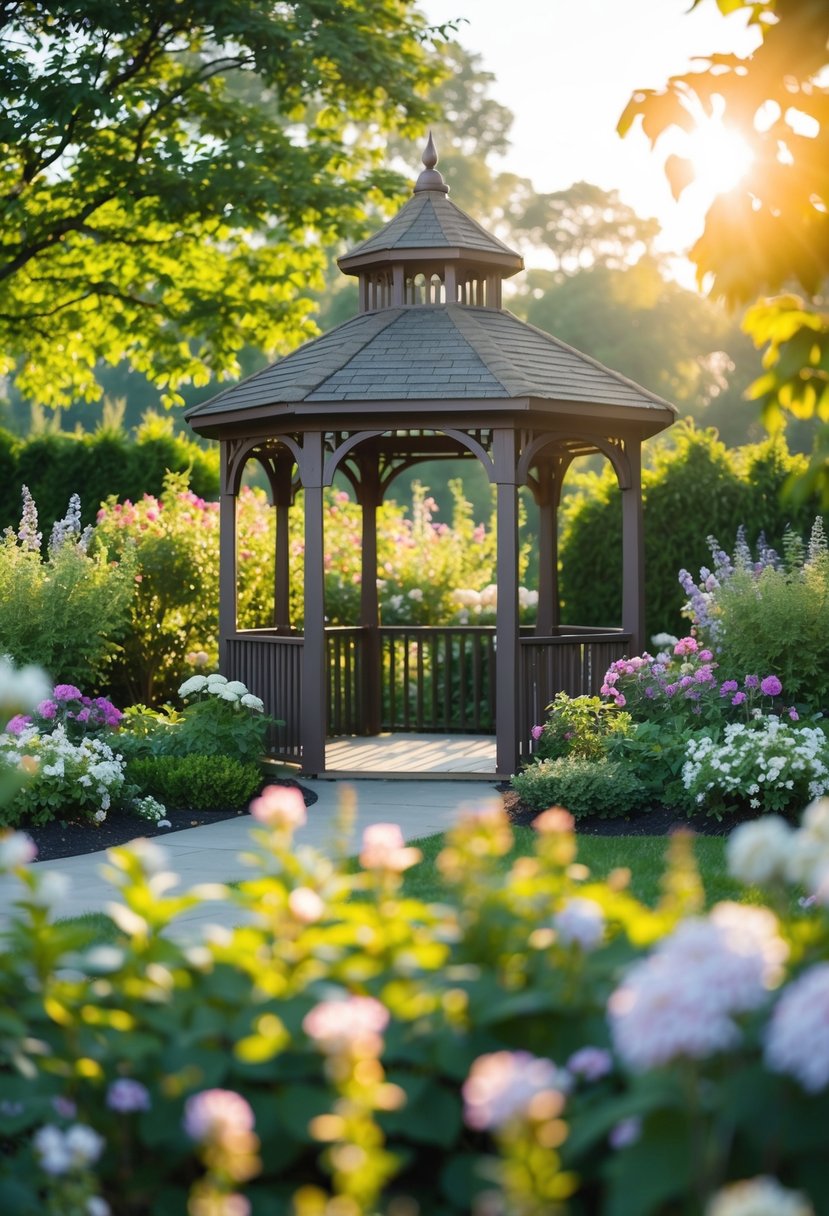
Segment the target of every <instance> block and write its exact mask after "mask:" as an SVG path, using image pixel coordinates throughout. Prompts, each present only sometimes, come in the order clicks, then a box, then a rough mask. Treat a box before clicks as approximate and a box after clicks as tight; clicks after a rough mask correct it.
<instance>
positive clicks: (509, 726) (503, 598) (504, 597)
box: [492, 429, 521, 774]
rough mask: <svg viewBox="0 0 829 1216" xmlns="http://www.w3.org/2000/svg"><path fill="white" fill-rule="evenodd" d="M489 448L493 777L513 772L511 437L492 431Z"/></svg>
mask: <svg viewBox="0 0 829 1216" xmlns="http://www.w3.org/2000/svg"><path fill="white" fill-rule="evenodd" d="M492 446H493V457H494V464H495V481H496V484H497V495H498V497H497V527H498V538H497V559H496V568H495V570H496V573H495V581H496V584H497V586H498V611H497V615H496V618H495V637H496V643H495V644H496V650H495V690H496V698H495V751H496V767H497V770H498V772H499V773H504V774H508V773H514V772H515V771H516V769H517V768H518V729H519V721H520V715H519V712H518V706H519V694H520V678H521V676H520V668H519V659H520V655H519V646H518V488H517V486H516V484H515V482H516V477H515V435H514V433H513V431H512V430H507V429H498V430H496V431H495V432H494V434H493V444H492Z"/></svg>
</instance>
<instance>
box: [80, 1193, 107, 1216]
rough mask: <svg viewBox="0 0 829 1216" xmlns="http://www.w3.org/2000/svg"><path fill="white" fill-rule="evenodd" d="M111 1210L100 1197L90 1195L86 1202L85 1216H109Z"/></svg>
mask: <svg viewBox="0 0 829 1216" xmlns="http://www.w3.org/2000/svg"><path fill="white" fill-rule="evenodd" d="M111 1211H112V1209H111V1208H110V1206H109V1204H108V1203H107V1201H106V1199H102V1198H101V1196H100V1195H90V1196H89V1198H88V1199H87V1201H86V1216H110V1214H111Z"/></svg>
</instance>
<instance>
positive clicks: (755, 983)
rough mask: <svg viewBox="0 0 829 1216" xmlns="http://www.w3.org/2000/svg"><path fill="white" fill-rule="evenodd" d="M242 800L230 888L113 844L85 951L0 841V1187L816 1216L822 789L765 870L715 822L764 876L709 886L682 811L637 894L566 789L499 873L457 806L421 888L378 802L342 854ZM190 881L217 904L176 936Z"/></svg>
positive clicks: (301, 1201)
mask: <svg viewBox="0 0 829 1216" xmlns="http://www.w3.org/2000/svg"><path fill="white" fill-rule="evenodd" d="M251 809H252V813H253V815H254V818H255V821H256V824H257V826H256V828H255V829H254V831H253V833H252V838H251V842H250V845H249V847H248V849H247V850H246V853H245V855H244V858H243V860H242V861H241V862H240V867H242V866H244V867H246V868H240V873H241V874H243V875H244V877H243V878H242V881H241V882H239V883H238V884H235V885H234V886H233V887H220V888H216V887H212V888H211V889H210V890H201V891H200V890H199V889H198V888H196V889H193V890H191V891H187V890H179V889H178V888H176V887H174V886H172V885H171V881H170V878H169V874H168V863H167V858H166V857H165V855H164V851H163V850H162V849H160V848H159V847H158V846H157V845H156V844H155V843H154V842H152V841H144V842H138V843H136V844H135V845H134V846H133V847H131V848H119V849H114V850H111V851H110V854H109V876H110V880H111V882H112V883H113V894H114V897H115V899H114V905H113V916H114V918H115V921H116V924H117V926H118V937H117V940H116V941H115V942H113V943H112V944H111V945H108V946H106V947H104V948H102V947H99V946H91V947H90V946H89V945H84V944H83V938H82V936H81V931H80V930H79V929H78V928H77V926H73V925H71V924H61V923H59V922H57V923H56V922H54V921H53V920H52V918H51V914H50V912H49V908H48V905H49V902H50V899H51V896H50V894H49V892H47V890H46V888H47V886H48V885H49V882H50V880H51V879H52V878H53V875H50V874H49V873H48V872H46V871H43V870H41V869H39V868H38V867H37V866H34V867H32V866H31V865H30V864H29V862H30V860H31V857H32V849H31V846H30V844H29V842H27V839H26V838H25V837H24V836H23V835H22V834H15V835H8V836H6V837H4V838H2V839H0V866H2V868H3V869H5V870H6V871H7V877H6V879H5V881H7V882H9V883H13V884H16V885H17V890H18V892H19V899H18V902H17V906H16V909H15V911H14V913H13V915H12V917H11V918H10V920H9V922H8V924H7V925H5V926H4V927H3V929H2V934H3V945H4V949H3V951H2V953H0V1002H1V1003H2V1009H3V1015H2V1016H3V1034H2V1036H0V1076H2V1082H3V1091H2V1102H0V1135H1V1136H2V1138H3V1143H4V1154H3V1156H2V1159H0V1209H2V1210H3V1211H4V1212H5V1211H8V1212H10V1213H24V1212H28V1211H32V1212H35V1211H44V1210H50V1208H49V1205H51V1210H52V1211H55V1212H61V1213H62V1214H63V1213H68V1212H70V1211H72V1212H74V1211H76V1210H77V1211H79V1212H81V1211H83V1212H84V1213H95V1212H98V1211H101V1212H103V1211H105V1210H106V1208H105V1207H104V1206H103V1205H107V1207H108V1209H109V1210H110V1211H111V1212H112V1214H113V1216H181V1214H182V1213H183V1212H185V1211H187V1210H188V1201H189V1204H190V1210H193V1211H197V1210H213V1211H233V1212H242V1211H248V1210H249V1211H251V1212H252V1213H255V1212H263V1213H264V1212H267V1213H272V1214H273V1216H289V1214H291V1216H294V1214H300V1216H310V1214H311V1213H320V1212H324V1211H326V1210H328V1211H341V1212H346V1211H347V1212H349V1213H355V1214H364V1216H368V1214H369V1213H375V1212H378V1211H384V1212H389V1213H394V1212H415V1211H420V1212H428V1213H430V1214H438V1213H440V1214H441V1216H454V1214H456V1216H461V1214H463V1216H469V1213H483V1212H492V1211H496V1210H497V1211H508V1212H510V1213H527V1214H529V1213H532V1214H533V1216H541V1214H544V1216H546V1214H548V1213H554V1212H557V1211H564V1210H565V1205H566V1210H567V1211H569V1212H572V1213H574V1214H576V1216H579V1214H584V1216H588V1214H590V1213H595V1212H603V1213H613V1214H617V1213H618V1216H667V1213H671V1212H676V1211H683V1212H688V1213H689V1214H691V1216H704V1214H707V1216H711V1214H712V1213H714V1214H716V1216H723V1214H728V1213H731V1214H733V1213H737V1212H741V1211H752V1212H753V1211H755V1210H762V1211H766V1210H770V1211H772V1210H773V1211H775V1212H787V1213H789V1212H791V1213H792V1216H794V1213H797V1214H798V1216H805V1214H806V1213H808V1212H814V1213H817V1214H818V1216H821V1214H823V1213H826V1212H827V1211H829V1182H827V1177H826V1171H825V1161H824V1157H825V1127H826V1120H827V1116H829V1033H827V1029H826V1027H827V1025H829V800H826V799H824V800H822V801H819V802H817V803H814V804H813V805H812V806H810V807H809V808H808V810H807V812H806V814H805V815H804V820H803V825H802V826H801V827H800V828H799V829H797V830H793V829H792V828H790V827H788V826H786V825H785V824H778V826H777V830H776V833H775V837H774V844H773V853H774V856H775V859H776V861H775V865H774V866H772V867H771V868H767V869H766V870H765V871H762V872H761V870H760V869H759V868H758V858H762V857H763V856H765V855H766V854H767V853H768V849H769V841H770V837H769V822H768V821H766V822H763V821H760V822H758V823H755V824H748V825H746V826H745V827H743V828H740V829H738V831H737V832H735V833H734V835H733V836H732V837H731V840H730V842H729V857H730V865H731V870H732V873H733V874H734V875H735V876H736V877H737V878H739V879H741V880H742V881H746V882H751V883H758V882H765V883H766V887H765V891H764V898H765V902H764V903H755V904H753V905H748V904H736V903H721V904H718V905H715V906H714V907H713V908H711V909H710V910H708V911H705V910H704V909H703V905H702V902H701V891H700V888H699V883H698V881H696V880H695V879H694V873H693V861H692V853H691V844H690V841H689V839H688V838H687V837H682V836H677V837H674V838H673V840H672V842H671V844H670V847H669V856H668V861H667V869H666V874H665V884H664V896H663V898H662V899H661V901H660V902H659V903H658V904H657V905H656V906H655V907H653V908H650V907H647V906H644V905H642V904H640V903H639V902H638V901H637V900H636V899H634V898H633V897H632V896H631V895H630V893H629V891H628V890H627V888H626V881H627V878H626V876H625V874H623V873H615V874H613V875H611V876H610V878H609V879H608V881H606V882H599V881H596V880H594V879H593V878H592V877H591V876H590V874H589V872H588V871H587V869H586V867H585V866H583V865H581V864H578V862H577V841H576V838H575V836H574V833H573V830H572V828H573V821H572V818H571V817H570V816H568V815H567V814H566V813H564V812H562V811H551V812H546V813H545V814H544V815H543V816H542V817H541V818H540V819H539V820H538V821H537V825H536V829H537V830H536V833H535V837H534V839H535V848H534V851H533V852H532V855H531V856H521V857H519V858H518V859H517V860H515V861H514V862H512V863H511V864H510V863H509V862H507V870H506V873H505V872H504V869H503V867H504V861H505V859H507V858H508V856H509V854H510V850H511V849H512V845H513V835H512V831H511V829H510V827H509V824H508V822H507V820H506V818H505V816H504V814H503V812H502V811H500V810H498V809H495V808H482V809H481V810H479V811H477V812H475V813H471V814H469V815H467V816H466V817H465V818H463V819H462V820H460V821H459V822H458V823H457V824H456V826H455V827H454V828H453V829H452V830H451V831H450V832H449V833H448V834H447V837H446V840H445V843H444V847H443V850H442V852H441V853H440V855H439V858H438V866H439V870H440V872H441V874H442V876H443V879H444V883H445V891H444V893H443V895H442V897H441V901H440V903H439V904H434V905H431V904H426V903H424V902H422V901H420V900H417V899H414V898H412V897H410V896H408V895H407V894H406V889H405V886H404V882H405V873H406V870H407V868H409V867H410V866H411V865H412V864H413V863H415V862H416V855H415V853H413V852H412V851H411V850H410V848H409V847H408V846H406V845H405V844H404V843H403V842H402V840H401V839H398V837H397V836H396V835H394V833H393V832H392V831H390V830H389V829H388V827H386V828H384V830H383V831H382V832H375V833H374V835H373V836H371V837H370V838H369V839H368V840H367V841H366V847H365V849H364V850H363V853H364V857H363V864H362V866H360V867H358V868H356V869H355V868H353V867H352V866H350V865H349V864H347V863H344V862H334V861H332V860H331V859H329V858H327V857H324V856H321V855H318V854H316V853H315V852H314V851H313V850H310V849H307V848H297V847H295V845H294V843H293V840H292V833H293V831H294V829H295V828H296V827H297V826H299V825H300V824H301V823H302V821H303V819H304V816H305V808H304V805H303V803H302V799H301V797H300V796H299V794H298V793H297V791H294V790H289V789H286V788H272V789H270V790H267V791H265V793H264V794H263V795H262V796H261V797H260V798H258V799H257V800H256V801H255V802H254V803H253V805H252V808H251ZM758 833H764V836H763V840H762V842H758V840H757V838H756V837H757V834H758ZM758 844H759V847H758ZM792 883H795V884H797V885H796V886H795V887H792V886H791V885H790V884H792ZM798 896H803V897H804V898H801V899H800V900H799V899H798ZM213 898H223V899H225V900H230V901H232V902H233V903H234V904H235V905H236V907H237V908H238V911H239V927H238V928H236V929H234V930H230V931H223V932H221V933H219V932H214V933H211V934H208V936H207V937H206V938H205V939H204V940H202V941H199V942H198V943H194V942H193V941H192V939H189V940H188V938H187V937H186V936H185V937H184V938H182V937H180V936H179V935H178V934H177V933H176V918H177V917H178V916H179V915H181V913H183V912H184V911H185V910H186V909H188V908H192V907H194V906H195V905H197V904H199V903H201V902H204V901H205V900H207V899H213ZM756 898H757V893H755V899H756ZM726 1131H727V1134H726ZM93 1200H94V1204H93V1206H89V1205H90V1203H91V1202H92V1201H93ZM73 1203H74V1204H76V1205H79V1206H77V1207H73V1206H72V1204H73ZM741 1203H743V1204H746V1203H749V1204H750V1203H755V1204H756V1203H766V1204H772V1207H770V1208H768V1207H767V1208H763V1207H761V1208H759V1209H758V1208H756V1207H751V1206H748V1207H741V1206H740V1204H741ZM83 1205H85V1206H83Z"/></svg>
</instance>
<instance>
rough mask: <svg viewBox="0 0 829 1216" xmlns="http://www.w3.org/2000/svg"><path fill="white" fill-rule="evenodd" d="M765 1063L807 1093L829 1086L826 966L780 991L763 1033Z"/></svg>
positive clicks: (828, 980)
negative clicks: (784, 1074)
mask: <svg viewBox="0 0 829 1216" xmlns="http://www.w3.org/2000/svg"><path fill="white" fill-rule="evenodd" d="M765 1060H766V1064H767V1065H768V1067H769V1068H770V1069H772V1071H773V1072H782V1073H786V1074H787V1075H788V1076H791V1077H794V1078H795V1079H796V1080H797V1081H799V1082H800V1084H801V1085H802V1086H803V1088H804V1089H805V1090H807V1091H808V1092H809V1093H818V1092H819V1091H820V1090H822V1089H825V1088H826V1086H827V1085H829V963H818V964H817V965H816V966H814V967H811V968H810V969H809V970H808V971H805V972H804V973H803V974H802V975H801V976H799V977H798V978H797V979H796V980H794V982H793V983H791V984H789V985H788V987H787V988H786V989H785V991H784V992H783V995H782V996H781V997H780V1000H779V1001H778V1002H777V1004H776V1005H775V1007H774V1011H773V1013H772V1015H771V1019H770V1020H769V1024H768V1027H767V1030H766V1046H765Z"/></svg>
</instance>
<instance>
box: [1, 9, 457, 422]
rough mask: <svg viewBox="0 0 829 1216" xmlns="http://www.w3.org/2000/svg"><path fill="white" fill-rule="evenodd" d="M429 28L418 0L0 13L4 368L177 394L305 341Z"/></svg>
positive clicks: (94, 387)
mask: <svg viewBox="0 0 829 1216" xmlns="http://www.w3.org/2000/svg"><path fill="white" fill-rule="evenodd" d="M439 33H441V31H434V30H430V29H429V27H428V26H427V24H426V20H425V18H424V17H423V15H422V14H421V13H420V12H419V10H418V9H417V7H416V2H415V0H349V3H348V4H347V5H344V4H342V3H340V2H339V0H285V2H284V3H279V4H276V3H274V0H234V3H232V4H222V3H220V2H219V0H177V3H176V4H174V5H173V4H169V3H168V2H167V0H118V3H115V4H113V3H112V2H111V0H45V2H43V0H11V2H7V3H5V4H3V5H2V6H0V175H2V186H0V373H2V374H7V375H9V374H11V375H14V376H15V377H16V381H17V384H18V386H19V388H20V390H21V391H22V392H23V393H24V394H25V395H26V396H30V397H32V398H35V399H37V400H39V401H40V402H41V403H43V404H49V405H63V404H68V403H69V402H71V401H73V400H77V399H78V398H83V399H86V400H93V399H95V398H97V397H99V396H100V387H99V385H98V382H97V367H98V366H100V363H101V361H103V362H104V363H108V364H117V363H119V362H121V361H122V360H127V361H128V362H129V364H130V365H131V366H132V367H133V368H135V369H136V370H138V371H140V372H142V373H143V374H144V375H145V376H146V377H147V378H148V379H149V380H151V381H152V382H153V383H154V384H155V385H156V386H159V387H162V388H164V389H166V390H167V394H168V399H169V400H173V401H174V400H178V399H179V398H178V394H177V390H178V388H179V386H180V385H182V384H186V383H188V382H191V383H194V384H198V383H205V382H206V381H207V379H208V378H209V376H210V374H211V373H215V374H218V375H220V376H222V375H234V374H238V361H237V355H238V352H239V351H240V350H241V349H242V348H243V346H244V345H245V344H246V343H251V344H255V345H256V346H257V347H259V348H260V349H264V350H266V351H268V352H272V353H276V352H278V351H280V350H285V349H289V348H290V346H292V345H295V344H296V342H297V341H298V340H299V339H300V338H302V337H305V336H308V335H309V334H310V333H311V332H312V324H311V322H310V321H309V319H308V317H309V310H310V306H309V303H308V299H307V296H305V295H304V294H303V293H304V292H306V291H307V289H308V288H309V287H310V286H312V285H313V283H314V282H315V281H316V280H317V278H318V275H319V273H320V269H321V267H322V266H323V265H324V262H325V258H324V254H323V252H322V247H323V245H324V244H325V243H328V242H331V241H332V240H334V239H336V238H337V237H339V236H340V235H342V234H343V233H345V232H348V231H349V230H351V231H354V230H356V229H357V227H358V225H359V220H360V217H361V214H362V208H363V205H364V203H365V200H366V197H367V192H369V191H371V190H372V189H375V190H380V189H382V190H383V191H384V192H386V193H388V192H390V191H392V190H394V189H396V188H397V185H398V183H397V182H395V181H394V179H393V178H391V177H390V175H389V174H388V173H387V172H386V171H384V170H383V169H382V167H380V165H379V151H380V148H381V146H382V138H381V137H382V136H383V135H384V134H385V133H387V132H389V131H391V130H395V129H402V130H404V131H409V132H410V133H412V132H413V131H414V130H415V129H418V130H422V127H423V125H424V124H425V122H426V120H427V118H428V116H429V113H430V108H429V105H428V103H427V101H426V96H427V92H428V87H429V85H430V83H431V82H432V81H433V79H434V78H435V75H436V73H437V72H439V70H440V69H439V67H438V66H436V59H435V56H434V54H433V48H432V44H431V37H432V35H433V34H439ZM375 197H379V194H375Z"/></svg>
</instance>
